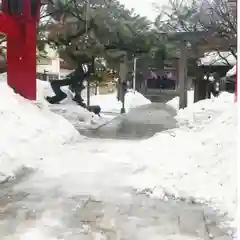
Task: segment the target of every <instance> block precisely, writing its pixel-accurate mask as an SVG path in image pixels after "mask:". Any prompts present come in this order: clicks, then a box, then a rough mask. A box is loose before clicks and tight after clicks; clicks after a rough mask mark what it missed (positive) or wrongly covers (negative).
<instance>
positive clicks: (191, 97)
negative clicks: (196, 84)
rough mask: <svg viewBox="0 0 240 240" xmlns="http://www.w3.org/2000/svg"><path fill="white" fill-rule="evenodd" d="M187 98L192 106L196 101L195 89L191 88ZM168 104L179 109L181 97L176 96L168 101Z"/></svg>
mask: <svg viewBox="0 0 240 240" xmlns="http://www.w3.org/2000/svg"><path fill="white" fill-rule="evenodd" d="M187 100H188V103H187V105H188V106H190V105H191V104H193V103H194V91H193V90H190V91H188V92H187ZM167 105H169V106H171V107H173V108H175V109H176V110H178V109H179V97H175V98H173V99H172V100H170V101H168V102H167Z"/></svg>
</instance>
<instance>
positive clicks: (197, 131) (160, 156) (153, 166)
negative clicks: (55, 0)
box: [128, 93, 237, 218]
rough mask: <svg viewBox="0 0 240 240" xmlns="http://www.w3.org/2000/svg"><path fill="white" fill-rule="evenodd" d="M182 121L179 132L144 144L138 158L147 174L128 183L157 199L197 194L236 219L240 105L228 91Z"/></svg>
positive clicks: (187, 113) (202, 103)
mask: <svg viewBox="0 0 240 240" xmlns="http://www.w3.org/2000/svg"><path fill="white" fill-rule="evenodd" d="M176 119H177V120H178V124H179V128H177V129H175V130H169V131H166V132H163V133H159V134H156V135H155V136H154V137H153V138H151V139H149V140H147V141H143V142H142V143H141V145H140V144H139V148H138V152H137V153H135V154H134V156H133V159H136V160H137V161H138V163H139V164H141V165H140V166H139V169H141V171H138V172H137V174H134V175H132V176H131V177H130V179H131V181H129V180H128V184H129V185H131V186H135V187H136V188H137V189H139V191H141V190H144V189H150V190H151V192H152V193H151V195H152V196H155V197H160V198H163V199H165V198H166V195H173V196H174V197H175V198H180V197H188V196H192V197H194V198H196V199H197V200H198V201H199V202H208V203H210V204H212V205H214V206H216V208H221V209H222V211H224V210H225V211H226V212H227V213H228V214H229V216H230V217H232V218H234V216H235V212H236V176H237V171H236V167H237V165H236V164H237V139H236V137H237V134H236V133H237V105H236V104H234V103H233V95H232V94H228V93H223V94H221V95H220V97H218V98H215V99H211V100H204V101H200V102H198V103H195V104H192V105H191V106H189V107H188V108H186V109H184V110H180V111H179V112H178V115H177V117H176ZM143 156H144V157H143ZM149 156H151V157H149ZM143 179H144V181H143Z"/></svg>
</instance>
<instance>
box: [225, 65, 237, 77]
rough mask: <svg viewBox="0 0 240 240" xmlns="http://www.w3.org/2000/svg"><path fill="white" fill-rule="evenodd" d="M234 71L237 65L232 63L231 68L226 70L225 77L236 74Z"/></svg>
mask: <svg viewBox="0 0 240 240" xmlns="http://www.w3.org/2000/svg"><path fill="white" fill-rule="evenodd" d="M236 72H237V65H234V66H233V68H231V69H230V70H229V71H228V72H227V74H226V77H232V76H235V75H236Z"/></svg>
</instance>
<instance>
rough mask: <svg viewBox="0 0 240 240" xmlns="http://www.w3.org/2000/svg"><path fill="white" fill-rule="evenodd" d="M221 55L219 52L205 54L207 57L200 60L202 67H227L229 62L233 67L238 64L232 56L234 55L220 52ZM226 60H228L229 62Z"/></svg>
mask: <svg viewBox="0 0 240 240" xmlns="http://www.w3.org/2000/svg"><path fill="white" fill-rule="evenodd" d="M220 55H221V56H220ZM220 55H219V53H218V52H208V53H205V56H204V57H203V58H200V65H203V66H210V65H213V66H227V65H228V64H227V62H228V63H229V64H230V65H232V66H234V65H235V64H236V58H235V57H234V56H233V55H232V53H230V52H220ZM224 59H226V60H227V62H226V61H225V60H224Z"/></svg>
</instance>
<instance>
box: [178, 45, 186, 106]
mask: <svg viewBox="0 0 240 240" xmlns="http://www.w3.org/2000/svg"><path fill="white" fill-rule="evenodd" d="M180 51H181V52H180V59H179V109H182V108H185V107H187V48H186V41H185V40H184V41H181V42H180Z"/></svg>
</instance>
